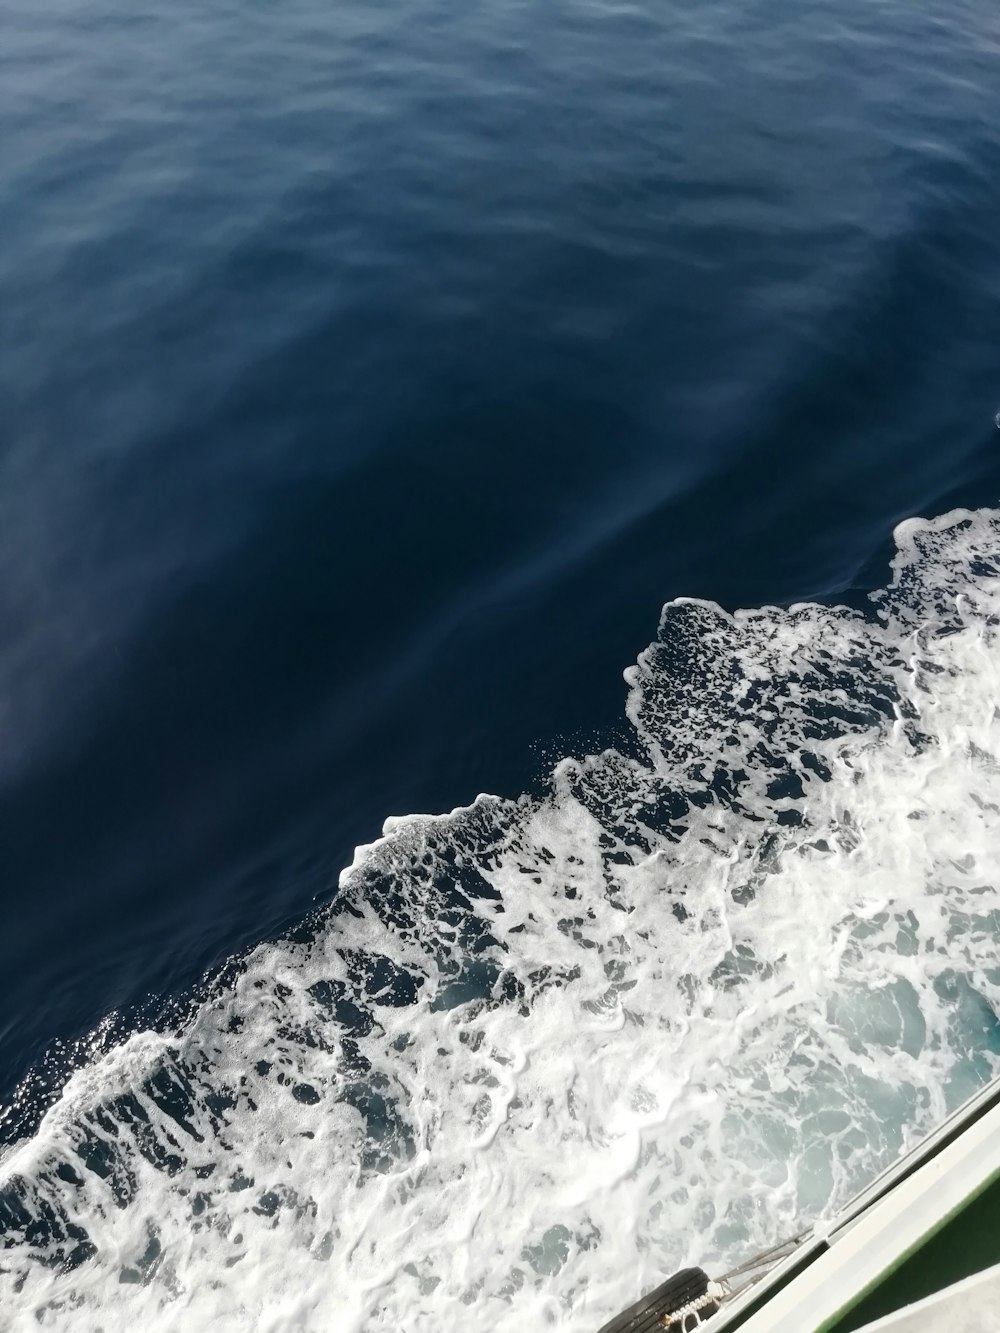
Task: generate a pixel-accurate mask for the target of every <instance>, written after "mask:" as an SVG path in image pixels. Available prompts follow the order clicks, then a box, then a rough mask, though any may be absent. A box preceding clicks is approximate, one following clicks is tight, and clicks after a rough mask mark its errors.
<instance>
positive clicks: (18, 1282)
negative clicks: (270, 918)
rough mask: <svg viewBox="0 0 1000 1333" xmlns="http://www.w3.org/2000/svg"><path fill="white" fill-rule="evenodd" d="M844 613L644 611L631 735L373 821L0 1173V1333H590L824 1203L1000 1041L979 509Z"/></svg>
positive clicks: (985, 1064)
mask: <svg viewBox="0 0 1000 1333" xmlns="http://www.w3.org/2000/svg"><path fill="white" fill-rule="evenodd" d="M897 546H898V552H897V555H896V558H895V560H894V563H893V579H892V582H891V584H890V586H889V587H888V588H887V589H885V590H884V591H882V592H880V593H878V594H876V595H875V596H874V597H873V608H872V611H871V612H870V613H869V614H862V613H860V612H856V611H850V610H847V609H844V608H839V607H825V606H815V605H803V606H795V607H791V608H790V609H787V610H780V609H775V608H764V609H760V610H755V611H743V612H737V613H736V614H735V615H730V614H728V613H726V612H724V611H723V610H721V609H720V608H719V607H717V606H714V605H712V604H709V603H705V602H696V601H690V600H681V601H677V602H673V603H671V604H669V605H668V606H667V607H665V608H664V612H663V617H662V620H661V624H660V628H659V633H658V635H657V638H656V641H655V642H654V643H653V644H652V645H651V646H650V647H649V648H648V649H646V651H645V652H644V653H643V654H642V655H641V656H640V658H639V661H638V663H637V664H636V665H635V666H634V667H632V668H631V669H630V670H629V671H628V672H627V673H626V678H627V680H628V684H629V695H628V702H627V713H628V718H629V720H630V722H631V724H632V728H633V732H632V737H631V744H629V745H628V746H627V747H625V748H623V749H622V750H615V751H607V752H605V753H603V754H600V755H596V756H589V757H586V758H584V759H566V760H563V761H562V762H561V763H560V764H558V765H557V766H556V768H555V769H554V771H553V773H552V775H551V779H550V781H549V783H548V784H547V788H546V790H545V792H544V794H543V795H541V796H540V797H537V798H534V797H532V798H529V797H527V796H525V797H522V798H520V799H518V800H513V801H510V800H499V799H496V798H493V797H487V796H481V797H479V798H478V799H477V800H476V801H475V802H474V803H473V804H472V805H471V806H469V807H467V808H464V809H460V810H456V811H454V812H453V813H452V814H451V815H447V816H441V817H424V816H421V817H412V818H408V819H401V820H391V821H389V822H388V823H387V825H386V830H385V836H384V837H383V838H382V840H381V841H380V842H378V843H376V844H374V845H373V846H371V847H365V848H361V849H359V851H358V853H357V855H356V857H355V860H354V863H353V864H352V865H351V866H350V867H349V868H348V869H347V870H346V871H345V872H344V874H343V876H342V879H341V891H340V894H339V895H338V897H337V900H336V901H335V902H334V903H333V904H332V905H331V906H330V907H329V908H328V909H326V911H325V912H324V914H323V915H322V917H321V918H320V919H319V920H318V921H315V922H312V923H310V925H309V926H308V927H303V928H302V929H301V930H300V931H298V932H296V933H295V935H294V937H292V938H290V939H287V940H284V941H281V942H279V943H277V944H275V943H271V944H265V945H261V946H260V947H259V948H257V949H256V950H254V951H253V952H252V953H251V954H250V955H249V956H248V957H247V958H246V959H244V960H242V962H241V964H240V965H239V967H238V969H237V970H236V975H235V979H234V980H231V981H230V982H227V983H226V984H225V985H224V986H218V987H216V988H215V990H214V991H213V993H212V994H211V995H210V996H209V998H208V999H207V1000H206V1001H205V1002H204V1003H203V1004H202V1005H201V1006H200V1007H199V1008H198V1009H197V1011H196V1012H195V1013H194V1014H193V1015H192V1016H191V1017H190V1018H189V1019H188V1020H187V1021H186V1022H185V1023H184V1024H183V1026H182V1027H181V1028H180V1029H179V1030H176V1031H172V1032H165V1033H157V1032H138V1033H135V1034H134V1035H132V1036H130V1037H129V1038H128V1039H127V1040H125V1041H124V1042H123V1043H122V1044H121V1045H119V1046H117V1047H116V1048H115V1049H113V1050H112V1051H110V1052H108V1053H106V1054H103V1055H101V1056H98V1057H95V1058H93V1059H92V1060H91V1061H89V1062H87V1063H85V1064H83V1065H82V1066H81V1067H80V1068H79V1069H78V1070H77V1071H76V1072H75V1073H74V1074H73V1075H72V1077H71V1078H70V1079H69V1081H68V1082H67V1083H66V1085H65V1087H64V1089H63V1092H62V1095H61V1097H60V1098H59V1100H58V1101H57V1102H56V1104H55V1105H54V1106H53V1107H52V1108H51V1109H50V1110H49V1111H48V1113H47V1114H46V1116H45V1118H44V1120H43V1122H42V1124H41V1127H40V1129H39V1130H38V1132H37V1133H36V1134H34V1135H33V1136H32V1137H31V1138H29V1139H26V1140H24V1141H22V1142H21V1143H20V1144H18V1145H17V1146H16V1147H14V1148H13V1149H11V1150H10V1151H9V1152H8V1153H7V1155H6V1157H5V1159H4V1160H3V1161H2V1162H0V1228H2V1230H3V1233H4V1244H5V1246H6V1248H5V1249H4V1251H3V1253H2V1256H0V1294H2V1308H3V1309H4V1310H5V1312H6V1313H5V1316H4V1317H5V1318H6V1319H9V1320H10V1321H11V1327H13V1328H21V1327H23V1328H29V1327H30V1328H37V1327H53V1328H58V1327H69V1326H71V1325H72V1326H77V1327H80V1326H86V1327H88V1328H95V1329H96V1328H104V1329H108V1330H111V1329H117V1328H120V1327H124V1326H125V1324H126V1322H127V1321H132V1320H134V1319H136V1318H137V1317H138V1318H141V1319H143V1320H144V1321H145V1323H146V1325H147V1326H148V1327H150V1328H154V1329H155V1328H163V1329H168V1328H171V1329H173V1328H178V1327H192V1328H196V1327H197V1328H200V1327H206V1328H207V1327H219V1328H227V1327H228V1328H233V1329H237V1328H247V1327H254V1328H262V1329H272V1330H278V1329H300V1328H301V1329H317V1330H318V1329H336V1330H338V1333H341V1331H343V1333H347V1331H348V1330H351V1331H354V1330H356V1331H357V1333H369V1331H372V1330H377V1329H386V1330H388V1329H393V1330H398V1329H406V1330H408V1331H412V1333H415V1331H416V1330H428V1333H430V1330H439V1329H441V1328H447V1327H454V1326H456V1325H457V1323H458V1322H460V1318H459V1316H458V1315H457V1314H456V1312H457V1311H465V1315H463V1316H462V1317H466V1316H467V1317H468V1318H469V1319H470V1320H471V1321H472V1323H473V1325H474V1326H475V1327H477V1328H479V1327H481V1328H487V1327H489V1328H491V1329H494V1330H505V1329H509V1330H515V1329H516V1330H522V1329H524V1328H529V1327H532V1328H553V1329H555V1328H560V1329H567V1330H568V1329H573V1330H577V1329H578V1330H591V1329H593V1328H595V1327H597V1326H598V1325H599V1324H600V1323H601V1322H602V1321H603V1320H604V1319H606V1318H607V1317H608V1316H609V1315H611V1314H612V1313H613V1312H614V1311H615V1310H616V1309H618V1308H620V1307H622V1306H624V1305H625V1304H627V1303H628V1302H629V1301H631V1300H632V1299H634V1298H635V1296H636V1295H637V1294H638V1293H639V1292H640V1291H641V1290H642V1289H643V1288H645V1287H647V1286H650V1285H652V1284H653V1283H654V1282H655V1281H656V1280H658V1279H660V1278H662V1276H664V1275H665V1274H666V1273H667V1272H669V1271H670V1270H672V1269H673V1268H675V1267H677V1266H679V1265H681V1264H683V1263H684V1262H686V1261H689V1260H697V1261H698V1262H701V1263H709V1264H711V1263H713V1262H716V1263H723V1262H726V1261H728V1260H730V1259H736V1258H738V1257H739V1256H740V1255H742V1254H743V1253H744V1252H745V1251H747V1250H748V1249H750V1248H753V1247H756V1246H759V1245H763V1244H765V1243H767V1242H769V1241H772V1240H776V1239H779V1238H781V1237H782V1236H784V1235H786V1234H788V1233H790V1232H792V1231H794V1230H796V1229H797V1228H799V1227H800V1226H801V1225H803V1224H804V1223H806V1222H808V1221H810V1220H812V1219H814V1218H816V1217H817V1216H819V1215H821V1214H822V1213H824V1212H827V1211H829V1210H831V1209H833V1208H835V1207H836V1206H837V1205H838V1204H840V1203H842V1202H843V1201H844V1200H845V1199H846V1198H847V1197H848V1196H849V1195H850V1194H852V1193H853V1192H854V1191H856V1190H857V1189H858V1188H859V1187H860V1186H861V1185H862V1184H863V1183H864V1182H865V1181H866V1180H867V1179H869V1178H870V1177H871V1176H872V1175H873V1174H874V1173H875V1172H876V1171H877V1170H878V1169H880V1168H881V1167H883V1166H884V1165H886V1164H887V1163H888V1162H889V1161H890V1160H892V1159H893V1158H894V1157H895V1156H896V1155H897V1154H898V1153H899V1152H900V1151H901V1149H902V1148H903V1147H904V1146H905V1145H906V1143H908V1142H909V1141H911V1140H912V1139H913V1138H914V1137H916V1136H918V1135H920V1134H922V1133H924V1132H925V1131H926V1130H927V1129H929V1128H930V1127H931V1126H932V1125H933V1124H934V1123H935V1122H936V1121H938V1120H939V1119H941V1118H942V1117H943V1115H944V1114H945V1112H946V1110H947V1109H948V1107H950V1106H952V1105H954V1104H956V1103H957V1102H959V1101H960V1100H962V1099H963V1098H964V1097H965V1096H966V1095H968V1094H969V1093H970V1092H971V1091H972V1090H973V1089H974V1088H975V1087H976V1086H977V1085H978V1084H979V1083H981V1082H982V1081H983V1080H985V1079H986V1078H988V1077H989V1076H991V1074H992V1073H993V1072H994V1070H995V1069H996V1066H997V1053H998V1051H1000V1029H998V1023H997V1017H996V1012H995V1011H996V1006H997V1003H998V1001H1000V968H998V966H997V963H996V939H997V932H998V926H1000V866H998V861H1000V853H998V851H997V832H998V825H1000V720H998V714H997V708H996V701H997V700H998V699H1000V673H998V667H997V644H996V634H997V623H998V622H997V616H998V613H1000V574H998V565H997V557H998V555H1000V513H998V512H995V511H983V512H978V513H968V512H965V511H956V512H953V513H951V514H948V515H945V516H943V517H942V518H939V519H937V520H934V521H933V522H922V521H921V522H918V521H910V522H908V523H905V524H903V525H901V527H900V528H899V529H898V530H897Z"/></svg>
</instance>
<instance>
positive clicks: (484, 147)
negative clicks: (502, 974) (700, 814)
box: [0, 0, 1000, 1132]
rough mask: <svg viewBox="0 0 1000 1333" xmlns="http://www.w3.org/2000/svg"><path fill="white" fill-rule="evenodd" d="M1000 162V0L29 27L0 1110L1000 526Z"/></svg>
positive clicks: (3, 740) (12, 412)
mask: <svg viewBox="0 0 1000 1333" xmlns="http://www.w3.org/2000/svg"><path fill="white" fill-rule="evenodd" d="M998 124H1000V14H998V11H997V8H996V5H995V3H994V0H962V2H957V0H948V3H945V2H944V0H928V3H925V4H921V5H912V4H907V3H880V4H877V5H876V4H872V3H871V0H832V2H831V3H827V4H823V5H819V4H807V3H800V4H796V5H790V4H786V3H774V0H771V2H770V3H763V0H756V2H754V3H751V2H749V0H748V2H747V3H743V4H735V3H732V0H727V2H720V3H700V4H697V5H695V4H680V3H664V4H659V5H652V4H641V3H620V4H619V3H586V2H584V3H580V2H579V0H576V2H573V3H570V2H563V3H560V2H558V0H554V2H552V3H498V4H493V5H489V6H486V5H477V4H467V5H456V4H451V5H444V4H441V3H438V2H437V0H416V2H415V3H413V4H410V5H400V4H394V3H373V2H372V0H365V3H355V2H354V0H341V3H338V4H336V5H334V4H330V3H322V2H321V0H291V3H287V4H283V5H275V4H264V3H260V2H259V0H248V2H247V3H245V4H242V5H237V4H234V3H232V2H231V0H210V3H208V4H204V5H194V4H190V3H188V2H187V0H179V3H177V4H174V5H172V6H168V7H155V6H151V5H149V4H148V3H145V0H138V2H135V0H133V2H132V3H129V4H124V3H122V0H91V3H88V4H83V3H79V2H78V0H32V2H31V3H28V2H27V0H0V143H2V150H0V237H2V245H0V874H2V883H3V891H4V911H3V927H4V928H3V932H2V937H0V978H2V999H3V1003H2V1006H0V1094H4V1095H6V1094H9V1092H10V1090H11V1089H12V1088H13V1086H14V1085H15V1084H16V1083H17V1081H18V1080H19V1079H20V1078H22V1076H23V1075H24V1074H25V1073H26V1071H28V1070H29V1069H31V1068H32V1067H33V1066H35V1065H37V1063H38V1062H39V1061H40V1060H41V1059H42V1058H43V1056H44V1054H45V1052H46V1051H47V1050H48V1049H49V1048H50V1046H51V1044H52V1043H53V1042H58V1041H66V1040H68V1039H72V1038H75V1037H80V1036H83V1035H84V1034H86V1033H88V1032H89V1031H90V1030H91V1029H92V1028H93V1027H94V1025H95V1024H96V1023H97V1022H98V1021H99V1020H100V1019H101V1018H102V1017H103V1016H105V1015H106V1014H108V1013H109V1012H110V1011H112V1010H126V1011H127V1010H129V1009H130V1008H131V1007H133V1006H136V1005H140V1004H142V1003H144V1002H145V1001H146V1000H147V999H148V998H149V997H150V996H164V995H166V996H169V995H176V994H179V993H182V992H183V991H184V990H185V989H186V988H188V987H190V986H192V985H193V984H194V983H196V982H197V980H198V978H199V977H200V976H201V975H202V973H203V972H204V971H205V969H206V968H210V967H213V966H217V965H220V964H221V963H223V962H224V960H225V959H227V958H228V957H230V956H231V955H233V954H234V953H235V952H237V951H238V950H240V949H242V948H244V947H245V946H247V945H248V944H250V943H252V942H254V941H256V940H258V939H261V938H264V937H267V936H268V935H272V934H274V933H276V932H279V931H280V930H283V929H286V928H288V927H289V926H291V925H292V924H293V923H294V922H296V921H297V920H298V919H299V918H300V917H301V916H302V914H303V913H305V912H307V911H308V910H309V909H310V908H311V907H312V906H313V905H314V904H315V902H316V901H317V900H322V899H324V898H326V897H327V896H329V895H330V894H331V893H332V892H333V891H334V886H335V882H336V874H337V871H338V870H339V868H340V866H341V865H343V864H344V863H345V862H346V861H348V860H349V859H350V857H351V854H352V850H353V848H354V846H355V845H356V844H357V843H359V842H364V841H369V840H370V839H372V838H373V837H374V836H376V835H377V833H378V831H379V829H380V827H381V823H382V820H383V818H384V817H385V816H386V815H388V814H391V813H403V812H409V811H415V810H440V809H447V808H450V807H452V806H454V805H456V804H458V803H464V802H466V801H468V800H469V799H470V798H471V797H472V796H473V795H475V793H476V792H478V791H480V790H490V791H498V792H503V793H516V792H518V791H520V790H523V789H524V788H525V787H530V786H531V784H532V783H533V782H534V781H536V779H537V775H538V774H539V772H540V771H541V768H542V765H543V760H544V758H545V757H546V756H553V755H556V754H561V753H566V752H569V751H572V750H574V749H576V750H580V749H585V748H587V747H591V746H593V745H595V744H601V743H606V742H608V741H610V740H611V739H613V738H614V736H615V734H616V730H617V729H618V728H619V726H620V724H621V717H622V700H623V693H624V686H623V683H622V680H621V671H622V668H623V667H625V666H626V665H627V664H628V663H630V662H631V661H632V660H633V659H634V657H635V655H636V653H637V652H638V651H639V650H640V649H641V648H642V647H643V646H644V645H645V644H646V643H647V642H648V641H649V639H650V638H651V637H652V635H653V632H654V630H655V625H656V619H657V615H658V612H659V609H660V606H661V604H662V603H663V602H664V601H665V600H667V599H668V598H670V597H673V596H676V595H678V594H681V593H686V594H694V595H698V596H703V597H711V598H716V599H718V600H720V601H721V602H722V603H723V604H725V605H736V604H757V603H762V602H773V603H785V602H790V601H794V600H799V599H803V598H812V597H823V598H827V597H832V598H842V597H846V598H848V599H857V598H860V596H861V595H862V594H863V592H864V590H865V589H866V588H868V587H871V586H874V585H875V584H877V583H881V582H883V581H884V577H885V569H884V560H885V558H886V553H887V551H888V549H889V547H888V545H887V543H888V539H889V536H890V533H891V529H892V526H893V524H894V523H895V522H897V521H898V520H899V519H900V518H902V517H904V516H906V515H909V514H912V513H925V514H931V513H935V512H938V511H940V510H942V509H944V508H946V507H948V506H949V505H951V504H953V503H956V502H962V503H994V502H996V500H997V498H998V496H1000V459H998V456H997V446H998V443H1000V435H998V432H997V430H996V427H995V425H994V414H995V412H996V410H997V408H998V407H1000V354H998V347H1000V248H998V237H1000V138H998V134H997V125H998ZM14 1128H15V1132H16V1126H15V1127H14Z"/></svg>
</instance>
